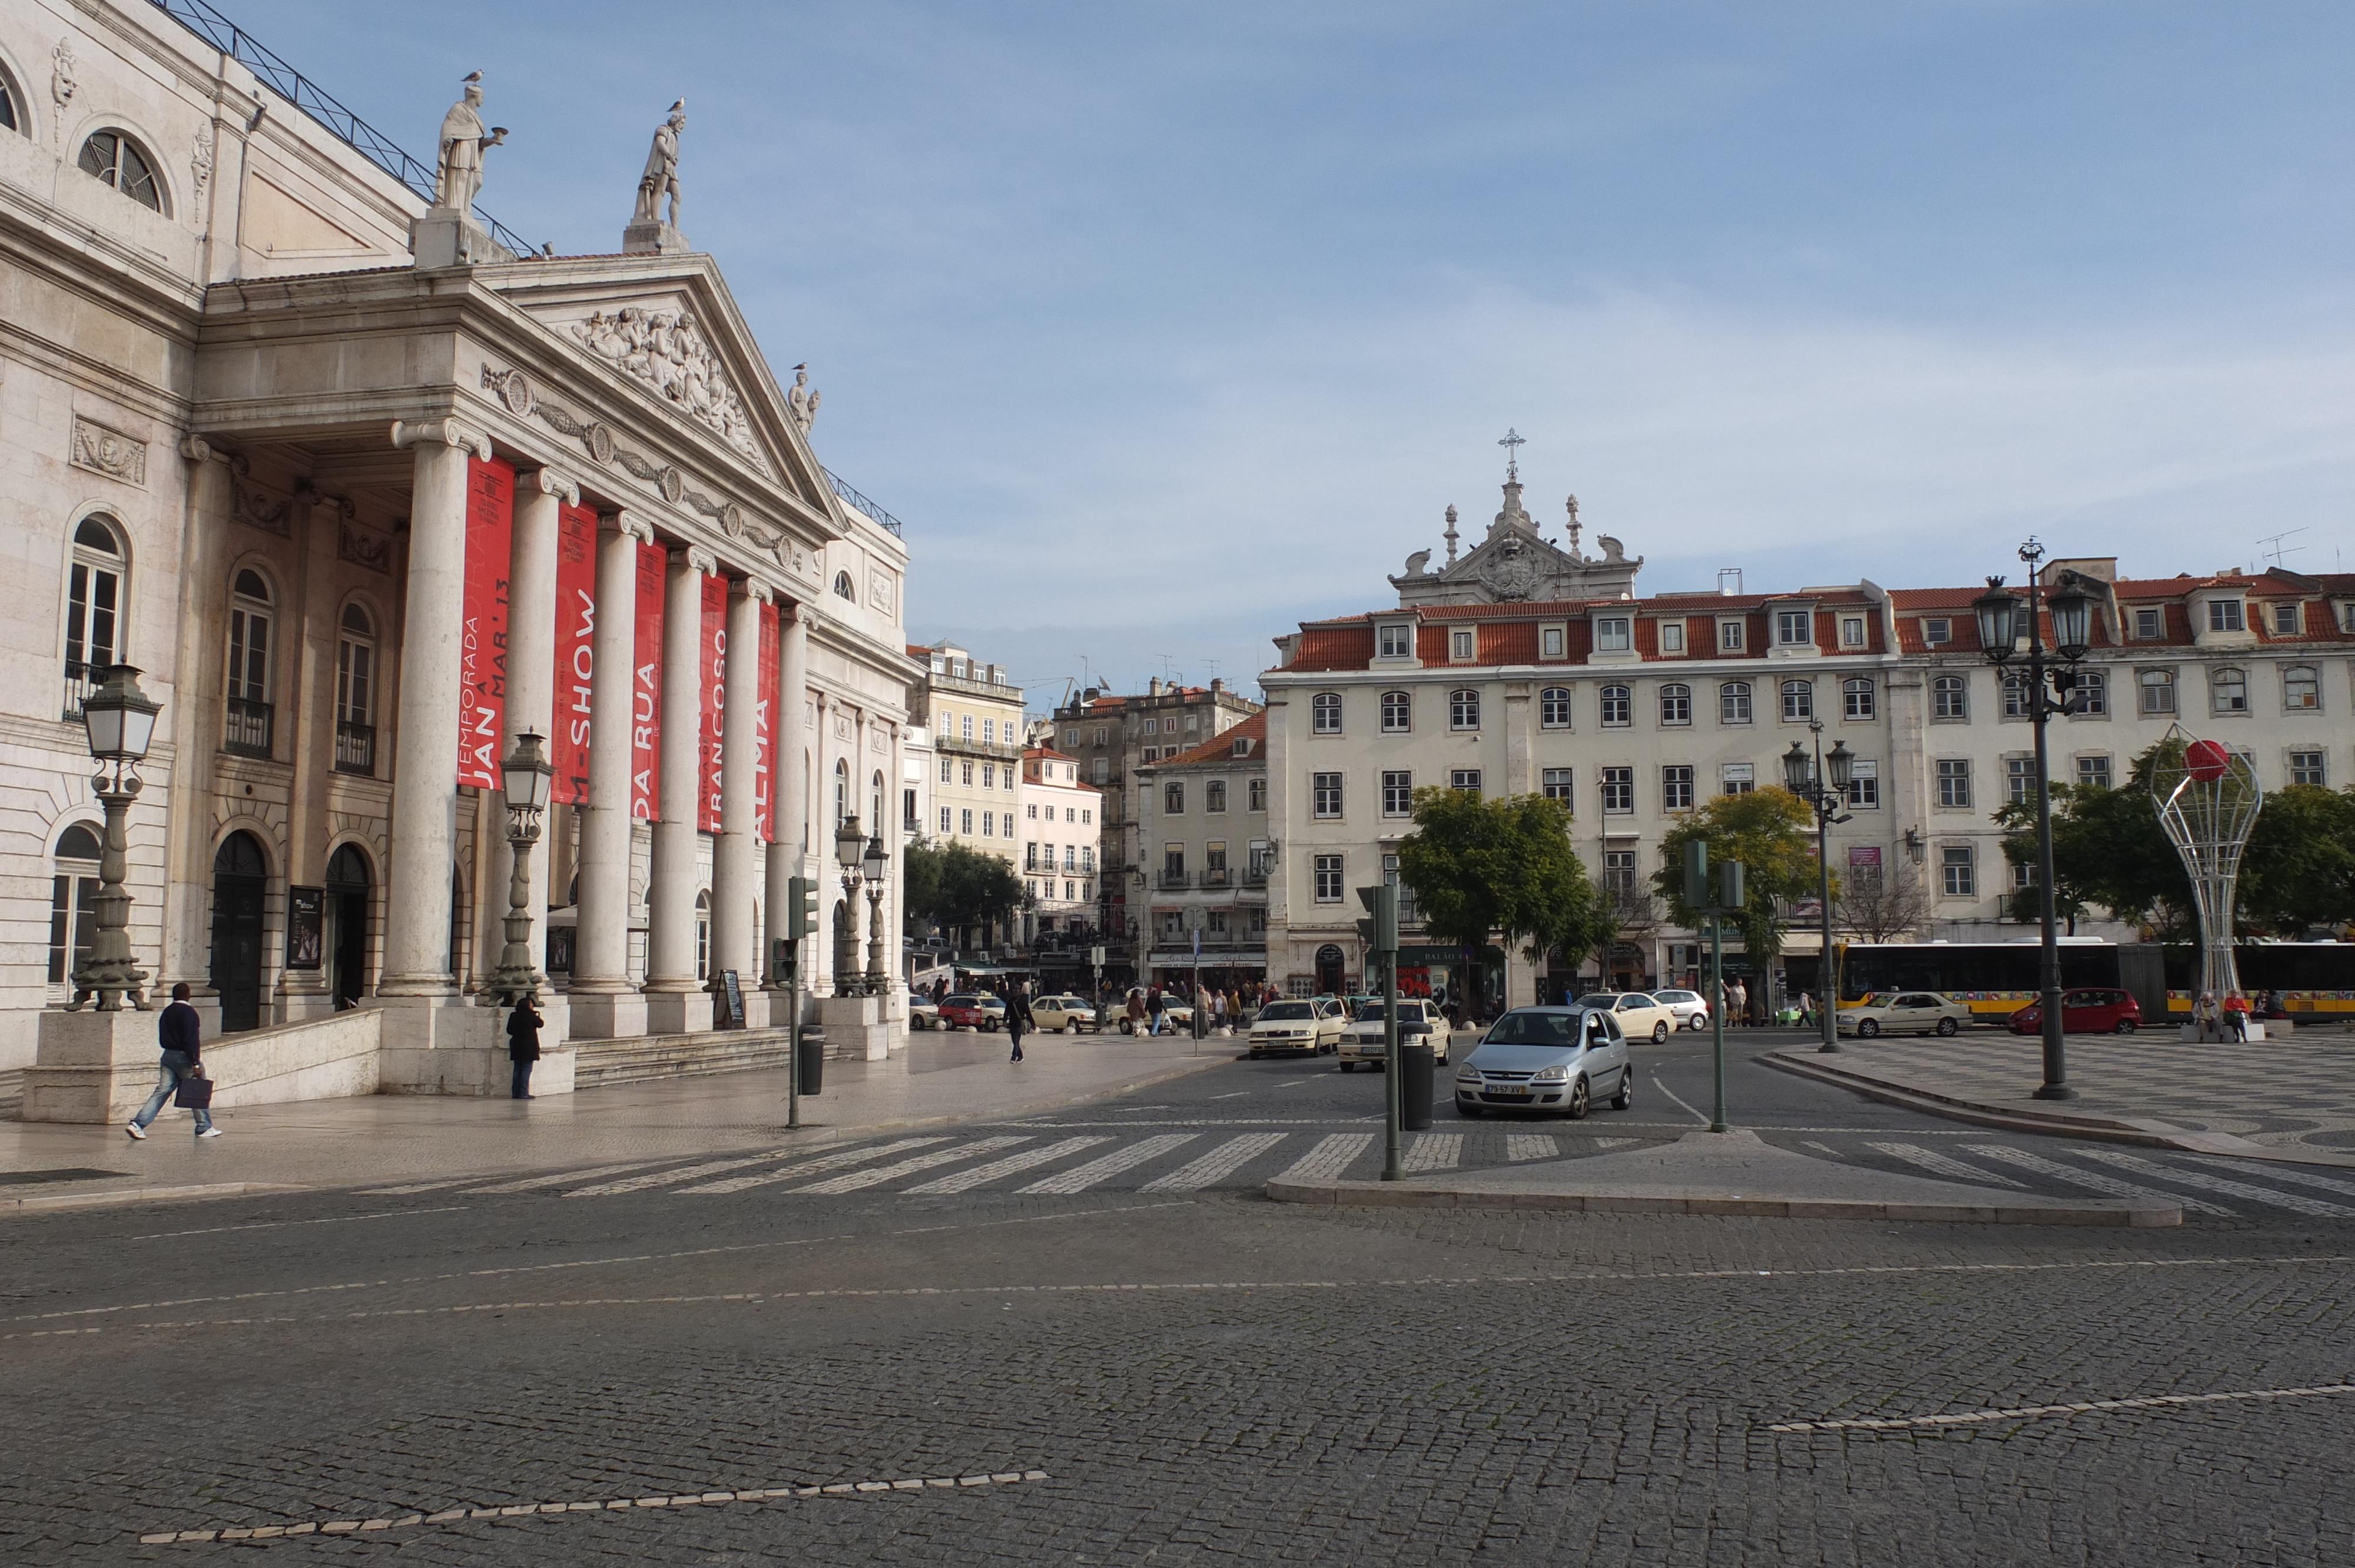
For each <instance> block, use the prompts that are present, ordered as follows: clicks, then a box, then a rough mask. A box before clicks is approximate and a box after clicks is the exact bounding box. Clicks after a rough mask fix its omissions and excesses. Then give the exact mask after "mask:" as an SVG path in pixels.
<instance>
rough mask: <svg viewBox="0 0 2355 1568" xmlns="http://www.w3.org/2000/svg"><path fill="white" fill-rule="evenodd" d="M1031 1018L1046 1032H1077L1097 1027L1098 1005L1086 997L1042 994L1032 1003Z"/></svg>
mask: <svg viewBox="0 0 2355 1568" xmlns="http://www.w3.org/2000/svg"><path fill="white" fill-rule="evenodd" d="M1030 1019H1031V1022H1034V1023H1036V1024H1038V1026H1039V1029H1040V1030H1041V1031H1042V1032H1044V1033H1054V1034H1076V1033H1079V1032H1080V1031H1081V1030H1082V1029H1093V1028H1095V1027H1096V1007H1095V1003H1093V1002H1092V1001H1088V1000H1087V999H1086V998H1085V997H1080V996H1042V997H1039V998H1038V999H1037V1000H1036V1001H1032V1002H1031V1003H1030Z"/></svg>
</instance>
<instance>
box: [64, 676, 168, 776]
mask: <svg viewBox="0 0 2355 1568" xmlns="http://www.w3.org/2000/svg"><path fill="white" fill-rule="evenodd" d="M157 711H158V707H157V705H156V704H155V703H153V702H150V701H149V700H148V698H147V694H146V693H144V692H143V691H141V690H140V689H139V672H138V671H137V670H136V669H133V667H132V666H131V665H129V664H110V665H108V666H107V667H106V671H105V673H104V674H103V675H102V676H101V678H100V683H99V688H98V690H96V691H94V692H92V693H91V694H90V695H89V696H87V697H85V698H83V699H82V705H81V722H82V728H83V730H84V732H85V733H86V734H87V735H88V736H89V737H90V754H91V756H92V757H94V758H98V759H99V760H100V761H101V762H136V761H138V760H139V759H140V758H143V757H145V756H146V755H147V747H148V746H149V744H150V743H151V742H153V741H154V739H155V715H156V713H157Z"/></svg>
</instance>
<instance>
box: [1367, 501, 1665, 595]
mask: <svg viewBox="0 0 2355 1568" xmlns="http://www.w3.org/2000/svg"><path fill="white" fill-rule="evenodd" d="M1567 506H1568V511H1569V514H1570V526H1569V543H1568V544H1567V545H1564V544H1562V543H1561V542H1559V541H1556V540H1552V539H1548V538H1546V537H1545V536H1544V535H1541V534H1540V532H1539V531H1538V525H1537V524H1536V522H1535V521H1534V520H1533V519H1532V518H1531V517H1530V516H1529V513H1528V512H1527V511H1526V510H1525V509H1524V508H1523V507H1522V505H1521V483H1520V481H1519V480H1518V478H1514V479H1508V480H1507V481H1506V482H1505V504H1504V507H1503V509H1502V510H1501V511H1499V512H1498V513H1497V515H1496V519H1495V520H1494V521H1493V522H1491V523H1490V524H1488V533H1487V537H1486V538H1484V539H1483V540H1481V541H1480V543H1478V544H1477V545H1475V546H1473V547H1472V549H1471V550H1470V552H1469V553H1467V554H1465V555H1464V556H1461V557H1460V558H1459V557H1458V556H1457V555H1456V540H1457V537H1458V535H1457V534H1456V531H1455V507H1453V506H1451V507H1449V508H1448V509H1447V532H1446V535H1445V538H1446V541H1447V560H1446V562H1445V564H1444V565H1443V566H1442V567H1440V569H1439V570H1437V571H1435V572H1434V571H1433V570H1431V555H1432V553H1431V552H1430V551H1429V550H1418V551H1416V552H1415V553H1414V554H1413V555H1412V556H1408V557H1407V560H1406V570H1405V571H1404V572H1402V573H1400V574H1399V575H1397V576H1394V577H1391V579H1390V582H1391V587H1392V588H1396V589H1397V590H1398V596H1399V608H1400V609H1412V608H1414V607H1416V606H1418V605H1447V604H1517V603H1523V602H1540V601H1560V600H1565V599H1624V598H1627V597H1629V596H1631V595H1633V594H1634V592H1635V586H1636V572H1637V571H1638V570H1640V569H1641V568H1642V567H1643V565H1644V557H1643V556H1636V557H1634V558H1633V559H1632V560H1631V559H1630V558H1629V557H1628V556H1627V552H1626V549H1625V546H1622V545H1621V544H1620V542H1619V541H1618V540H1617V539H1614V538H1613V537H1611V536H1610V535H1598V536H1597V539H1596V543H1597V544H1598V545H1599V546H1601V547H1602V554H1600V555H1599V556H1590V555H1588V554H1586V553H1585V552H1584V551H1582V550H1581V549H1580V548H1579V543H1578V538H1579V534H1580V531H1581V525H1580V524H1579V521H1578V498H1577V497H1576V496H1572V497H1571V498H1570V500H1569V502H1568V503H1567Z"/></svg>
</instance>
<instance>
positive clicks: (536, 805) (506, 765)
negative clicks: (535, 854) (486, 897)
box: [483, 730, 556, 1007]
mask: <svg viewBox="0 0 2355 1568" xmlns="http://www.w3.org/2000/svg"><path fill="white" fill-rule="evenodd" d="M555 774H556V770H555V769H554V768H550V767H549V763H548V757H547V754H546V753H544V752H543V751H541V750H540V737H539V736H537V735H534V734H533V733H532V732H531V731H529V730H526V731H524V732H523V733H522V734H521V735H519V736H516V737H515V744H514V745H513V746H512V747H510V748H509V749H508V751H507V758H506V761H505V762H502V763H500V764H499V792H500V794H501V796H502V797H503V798H504V799H505V800H506V808H507V848H508V849H509V850H510V851H512V852H513V857H514V862H515V869H514V871H513V872H512V873H511V874H509V875H508V877H507V914H506V933H507V940H506V946H505V947H504V948H500V949H499V967H498V968H496V969H493V970H492V971H491V972H490V976H489V978H488V979H487V980H485V981H484V983H483V1005H484V1006H485V1007H517V1006H520V1005H521V1004H522V1003H524V1002H527V1001H531V1000H532V999H533V998H534V997H536V996H538V994H539V987H540V982H541V981H542V980H543V979H545V978H546V977H544V976H542V975H541V974H540V972H539V971H538V969H534V968H533V967H532V962H531V850H532V846H533V845H534V844H536V843H538V842H539V821H540V816H541V814H542V813H543V812H545V811H546V810H548V796H549V785H550V784H551V782H552V781H553V780H554V778H555Z"/></svg>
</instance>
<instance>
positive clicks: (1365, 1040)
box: [1339, 997, 1449, 1073]
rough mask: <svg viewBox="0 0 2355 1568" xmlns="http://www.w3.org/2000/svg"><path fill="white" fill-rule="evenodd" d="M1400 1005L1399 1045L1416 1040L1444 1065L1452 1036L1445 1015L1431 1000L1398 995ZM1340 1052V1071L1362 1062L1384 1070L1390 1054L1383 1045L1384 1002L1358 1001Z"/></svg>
mask: <svg viewBox="0 0 2355 1568" xmlns="http://www.w3.org/2000/svg"><path fill="white" fill-rule="evenodd" d="M1398 1006H1399V1044H1401V1045H1403V1044H1407V1043H1408V1042H1409V1041H1413V1042H1416V1043H1418V1044H1424V1045H1428V1046H1430V1047H1431V1059H1432V1061H1433V1063H1434V1064H1439V1065H1444V1064H1445V1062H1446V1061H1447V1045H1448V1039H1449V1035H1448V1028H1447V1019H1446V1017H1445V1016H1444V1014H1442V1013H1441V1012H1440V1011H1439V1009H1437V1008H1436V1007H1433V1005H1432V1004H1431V1003H1429V1002H1427V1001H1417V1000H1412V999H1409V998H1407V997H1401V998H1399V1004H1398ZM1339 1054H1340V1057H1341V1071H1343V1072H1345V1073H1354V1072H1356V1071H1357V1070H1358V1064H1359V1063H1360V1062H1364V1063H1367V1064H1369V1065H1371V1066H1372V1067H1373V1069H1374V1071H1376V1072H1378V1073H1379V1072H1380V1071H1381V1070H1382V1068H1383V1066H1384V1065H1385V1063H1386V1060H1387V1056H1388V1053H1387V1052H1386V1051H1385V1050H1384V1048H1383V1045H1382V1003H1381V1002H1380V1001H1379V1000H1377V1001H1365V1002H1359V1004H1358V1016H1357V1017H1356V1018H1354V1019H1352V1020H1351V1021H1350V1022H1349V1027H1348V1028H1347V1029H1345V1030H1343V1031H1342V1032H1341V1045H1340V1052H1339Z"/></svg>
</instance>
